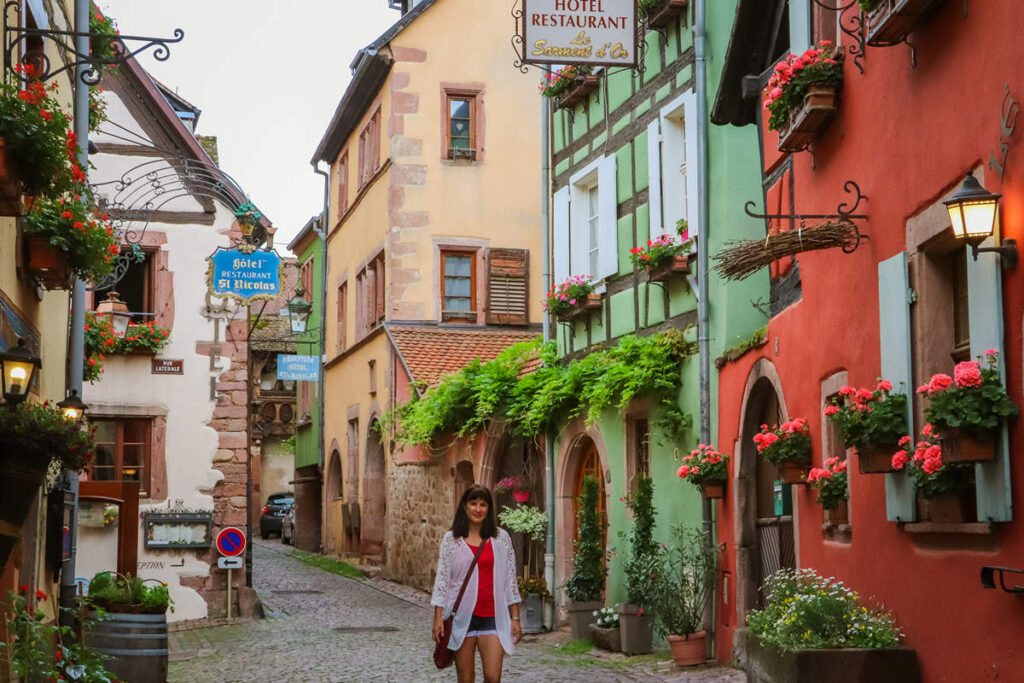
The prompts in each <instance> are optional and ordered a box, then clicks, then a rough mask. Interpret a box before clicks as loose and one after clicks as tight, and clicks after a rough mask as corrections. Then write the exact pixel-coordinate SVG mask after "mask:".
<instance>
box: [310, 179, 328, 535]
mask: <svg viewBox="0 0 1024 683" xmlns="http://www.w3.org/2000/svg"><path fill="white" fill-rule="evenodd" d="M313 172H314V173H318V174H319V175H322V176H323V177H324V203H323V209H322V211H321V212H320V220H319V221H318V225H319V227H317V228H314V232H316V234H317V235H318V236H319V237H320V283H319V284H320V333H319V338H318V340H317V341H318V342H319V344H318V345H317V346H318V355H319V356H320V363H319V366H320V372H319V373H318V376H317V379H316V414H317V422H318V425H317V427H318V428H317V430H316V431H317V435H316V439H317V444H316V448H317V455H318V457H319V462H320V464H319V467H318V469H319V470H320V472H321V474H322V473H323V471H324V466H325V462H326V453H325V450H324V449H325V446H324V428H325V425H324V362H325V359H326V355H327V348H326V347H327V217H328V211H327V210H328V208H329V207H328V202H329V201H330V192H331V174H330V173H328V172H327V171H322V170H320V167H319V166H318V165H317V162H315V161H314V162H313ZM322 490H323V487H321V491H322ZM320 500H321V506H320V514H321V520H320V523H321V525H323V521H324V520H323V514H324V511H323V496H322V495H321V497H320ZM321 528H322V527H321ZM320 538H321V546H323V535H322V534H321V537H320Z"/></svg>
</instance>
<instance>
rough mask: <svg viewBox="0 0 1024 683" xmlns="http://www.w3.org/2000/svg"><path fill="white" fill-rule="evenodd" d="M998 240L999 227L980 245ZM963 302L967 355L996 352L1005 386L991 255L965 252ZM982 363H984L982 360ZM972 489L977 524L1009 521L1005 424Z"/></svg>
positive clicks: (996, 268) (999, 300)
mask: <svg viewBox="0 0 1024 683" xmlns="http://www.w3.org/2000/svg"><path fill="white" fill-rule="evenodd" d="M998 241H999V228H998V227H997V228H996V230H995V233H994V234H993V236H992V237H990V238H989V239H988V240H986V241H985V242H984V243H983V244H982V246H986V247H990V246H995V245H996V244H997V243H998ZM964 258H966V259H967V301H968V308H969V310H970V312H971V313H970V326H971V356H973V357H977V356H983V355H984V354H985V351H987V350H989V349H995V350H996V351H998V352H999V375H1000V376H1001V377H1002V380H1003V384H1004V386H1005V384H1006V364H1005V360H1004V355H1005V354H1004V353H1003V314H1002V311H1003V288H1002V282H1003V274H1002V266H1001V264H1000V260H999V258H997V257H996V256H995V255H994V254H980V255H979V258H978V260H974V259H973V258H972V257H971V254H970V250H969V249H968V250H966V253H965V254H964ZM982 362H984V361H982ZM974 477H975V490H976V492H977V497H978V521H979V522H987V521H991V522H1009V521H1010V520H1012V519H1013V509H1012V507H1011V502H1012V500H1011V496H1010V439H1009V433H1008V429H1007V426H1006V424H1003V429H1002V432H1001V434H1000V437H999V448H998V450H997V451H996V457H995V460H993V461H991V462H987V463H980V464H978V465H976V466H975V471H974Z"/></svg>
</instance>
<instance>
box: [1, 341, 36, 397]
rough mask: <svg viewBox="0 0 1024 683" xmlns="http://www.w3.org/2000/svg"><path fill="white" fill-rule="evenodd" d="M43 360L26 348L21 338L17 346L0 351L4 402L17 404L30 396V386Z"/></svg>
mask: <svg viewBox="0 0 1024 683" xmlns="http://www.w3.org/2000/svg"><path fill="white" fill-rule="evenodd" d="M42 365H43V362H42V361H41V360H40V359H39V357H38V356H33V355H32V352H31V351H29V350H28V349H26V348H25V340H24V339H19V340H18V346H17V348H14V349H11V350H10V351H4V352H2V353H0V385H2V386H0V389H2V390H3V396H4V403H8V404H10V405H17V404H18V403H21V402H22V401H24V400H25V398H26V397H27V396H28V390H29V387H31V386H32V380H33V379H34V378H35V375H36V371H37V370H39V368H40V367H42Z"/></svg>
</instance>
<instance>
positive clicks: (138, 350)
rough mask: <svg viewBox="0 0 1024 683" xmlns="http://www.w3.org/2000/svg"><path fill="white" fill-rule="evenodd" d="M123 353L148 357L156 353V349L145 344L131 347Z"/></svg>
mask: <svg viewBox="0 0 1024 683" xmlns="http://www.w3.org/2000/svg"><path fill="white" fill-rule="evenodd" d="M124 355H126V356H149V357H152V356H155V355H156V350H155V349H149V348H146V347H145V346H136V347H135V348H134V349H132V350H131V351H129V352H128V353H126V354H124Z"/></svg>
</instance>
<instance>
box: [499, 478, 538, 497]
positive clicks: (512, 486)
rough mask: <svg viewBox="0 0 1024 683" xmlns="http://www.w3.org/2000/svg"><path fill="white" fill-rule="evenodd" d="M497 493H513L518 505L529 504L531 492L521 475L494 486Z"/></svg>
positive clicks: (501, 481) (505, 479)
mask: <svg viewBox="0 0 1024 683" xmlns="http://www.w3.org/2000/svg"><path fill="white" fill-rule="evenodd" d="M494 492H495V493H511V494H512V498H514V499H515V501H516V502H517V503H529V502H530V491H529V489H528V488H527V485H526V481H525V480H524V479H523V477H520V476H519V475H513V476H511V477H505V478H504V479H502V480H500V481H499V482H498V483H497V484H495V485H494Z"/></svg>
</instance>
